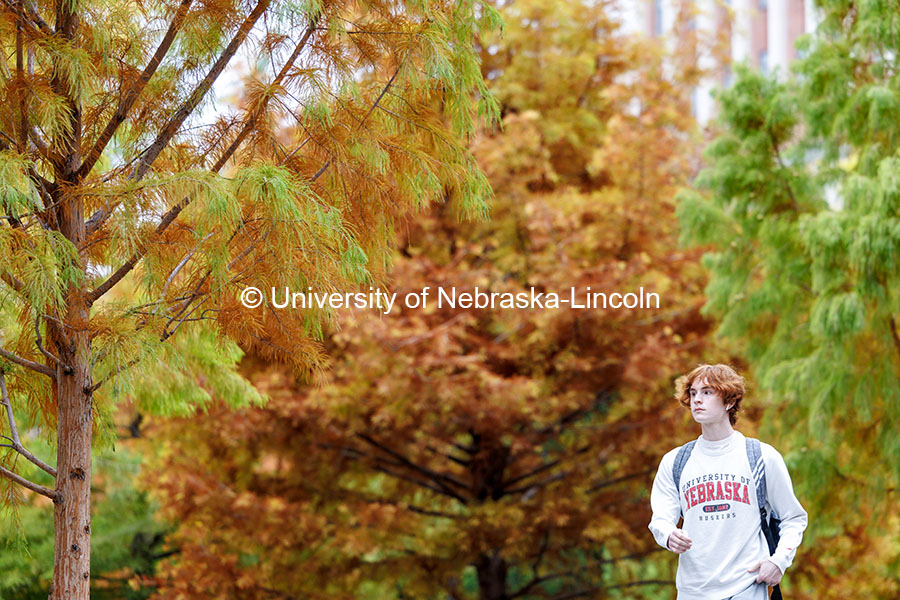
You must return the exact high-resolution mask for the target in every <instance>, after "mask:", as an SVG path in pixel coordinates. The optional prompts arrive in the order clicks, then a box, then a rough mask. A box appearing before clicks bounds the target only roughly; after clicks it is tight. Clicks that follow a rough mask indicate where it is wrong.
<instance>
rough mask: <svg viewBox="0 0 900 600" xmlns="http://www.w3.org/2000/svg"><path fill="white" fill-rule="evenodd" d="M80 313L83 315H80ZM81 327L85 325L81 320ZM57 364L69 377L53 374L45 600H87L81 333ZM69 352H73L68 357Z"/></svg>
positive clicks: (87, 455) (86, 420)
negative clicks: (49, 562) (53, 498)
mask: <svg viewBox="0 0 900 600" xmlns="http://www.w3.org/2000/svg"><path fill="white" fill-rule="evenodd" d="M85 312H86V311H85ZM85 323H86V320H85ZM69 338H70V341H71V342H72V344H71V346H70V347H69V349H68V350H69V351H68V352H62V349H60V352H61V354H62V355H63V356H60V358H61V359H62V361H63V362H64V363H66V364H68V365H71V366H72V367H73V368H74V372H73V373H72V374H71V375H66V374H64V373H63V370H62V369H61V368H60V369H57V376H58V378H59V384H58V386H57V395H56V398H57V402H58V405H59V409H58V414H59V424H58V426H57V435H58V442H57V443H58V447H57V451H56V461H57V462H56V465H57V466H56V471H57V477H56V491H57V492H58V493H59V500H58V501H57V502H56V506H55V510H54V515H53V517H54V518H53V522H54V531H55V539H54V545H53V583H52V586H51V588H50V596H49V600H88V598H89V597H90V577H91V575H90V573H91V440H92V427H93V401H92V398H91V394H90V393H87V394H86V393H85V389H89V388H90V386H91V374H90V360H89V356H90V342H89V340H88V335H87V331H78V332H76V333H71V334H70V335H69ZM73 351H74V352H73Z"/></svg>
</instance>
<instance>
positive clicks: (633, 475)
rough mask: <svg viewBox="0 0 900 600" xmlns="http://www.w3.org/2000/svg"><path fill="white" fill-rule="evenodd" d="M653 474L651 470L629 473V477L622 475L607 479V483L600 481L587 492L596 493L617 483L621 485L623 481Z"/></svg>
mask: <svg viewBox="0 0 900 600" xmlns="http://www.w3.org/2000/svg"><path fill="white" fill-rule="evenodd" d="M652 472H653V469H645V470H643V471H638V472H637V473H631V474H630V475H623V476H621V477H616V478H615V479H609V480H607V481H601V482H600V483H597V484H594V485H593V486H591V487H590V488H588V492H596V491H597V490H599V489H602V488H605V487H609V486H611V485H615V484H617V483H621V482H623V481H627V480H629V479H634V478H636V477H642V476H644V475H648V474H650V473H652Z"/></svg>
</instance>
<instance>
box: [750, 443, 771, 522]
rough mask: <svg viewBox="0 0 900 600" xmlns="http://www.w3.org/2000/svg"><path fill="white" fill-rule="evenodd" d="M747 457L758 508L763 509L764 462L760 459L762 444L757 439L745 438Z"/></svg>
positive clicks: (764, 487)
mask: <svg viewBox="0 0 900 600" xmlns="http://www.w3.org/2000/svg"><path fill="white" fill-rule="evenodd" d="M747 458H748V459H749V460H750V473H751V474H752V477H753V484H754V486H756V501H757V504H758V506H759V508H760V509H765V507H766V498H768V494H767V493H766V462H765V461H764V460H763V459H762V446H761V445H760V443H759V440H757V439H754V438H747Z"/></svg>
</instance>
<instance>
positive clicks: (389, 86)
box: [310, 63, 403, 181]
mask: <svg viewBox="0 0 900 600" xmlns="http://www.w3.org/2000/svg"><path fill="white" fill-rule="evenodd" d="M402 67H403V64H402V63H401V64H400V65H398V66H397V69H396V70H395V71H394V74H393V75H391V78H390V79H389V80H388V82H387V83H386V84H385V86H384V88H383V89H382V90H381V93H380V94H378V98H376V99H375V103H374V104H372V106H371V107H369V110H368V111H367V112H366V114H365V115H364V116H363V118H362V120H361V121H360V122H359V124H358V125H357V126H356V131H359V129H360V128H361V127H362V126H363V123H365V122H366V119H368V118H369V115H371V114H372V111H374V110H375V109H376V108H377V107H378V104H379V103H380V102H381V99H382V98H384V95H385V94H387V93H388V90H389V89H391V86H392V85H393V84H394V80H395V79H397V75H398V74H399V73H400V69H401V68H402ZM329 165H331V159H330V158H329V159H328V160H327V161H325V164H324V165H322V167H321V168H320V169H319V170H318V171H316V173H315V175H313V176H312V178H310V181H315V180H316V179H318V178H319V177H321V176H322V173H324V172H325V170H326V169H328V167H329Z"/></svg>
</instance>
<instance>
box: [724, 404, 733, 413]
mask: <svg viewBox="0 0 900 600" xmlns="http://www.w3.org/2000/svg"><path fill="white" fill-rule="evenodd" d="M732 406H734V402H732V403H731V404H729V405H728V406H726V407H725V410H726V411H729V410H731V407H732Z"/></svg>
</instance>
